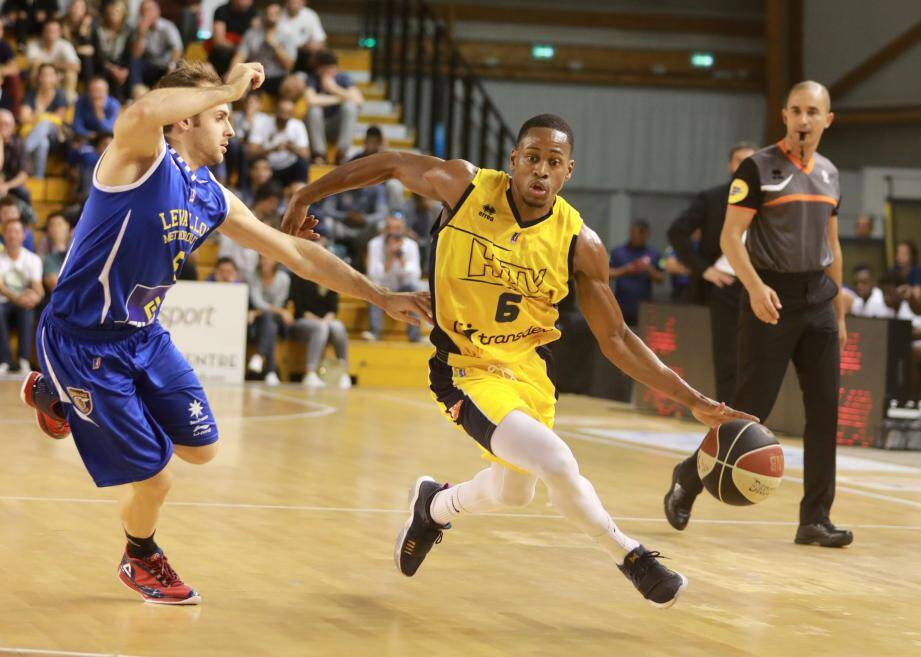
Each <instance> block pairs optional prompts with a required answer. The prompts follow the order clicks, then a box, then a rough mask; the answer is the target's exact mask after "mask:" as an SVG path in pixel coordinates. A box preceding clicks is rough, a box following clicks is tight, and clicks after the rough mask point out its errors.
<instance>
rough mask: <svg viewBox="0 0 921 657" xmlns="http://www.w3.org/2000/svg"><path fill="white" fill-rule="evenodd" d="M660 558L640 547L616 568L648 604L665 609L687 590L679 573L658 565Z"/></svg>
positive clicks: (657, 554)
mask: <svg viewBox="0 0 921 657" xmlns="http://www.w3.org/2000/svg"><path fill="white" fill-rule="evenodd" d="M660 556H662V555H661V554H659V553H658V552H650V551H649V550H647V549H646V548H644V547H643V546H642V545H640V546H639V547H637V548H635V549H634V550H632V551H631V552H630V553H629V554H628V555H627V556H626V558H625V559H624V565H622V566H618V568H620V572H622V573H623V574H624V575H626V576H627V579H629V580H630V581H631V582H633V586H635V587H636V590H637V591H639V592H640V593H642V594H643V597H644V598H646V600H648V601H649V604H651V605H652V606H654V607H660V608H662V609H667V608H668V607H671V606H672V605H673V604H675V600H677V599H678V596H679V595H681V592H682V591H683V590H684V589H685V588H687V585H688V580H687V578H686V577H685V576H684V575H682V574H681V573H676V572H675V571H673V570H669V569H668V568H666V567H665V566H663V565H662V564H661V563H659V560H658V557H660Z"/></svg>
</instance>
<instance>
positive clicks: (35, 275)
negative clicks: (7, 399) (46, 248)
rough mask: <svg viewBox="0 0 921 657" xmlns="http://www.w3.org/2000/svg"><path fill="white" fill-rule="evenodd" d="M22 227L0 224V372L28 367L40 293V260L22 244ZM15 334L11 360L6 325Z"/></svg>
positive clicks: (12, 222)
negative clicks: (15, 356) (15, 346)
mask: <svg viewBox="0 0 921 657" xmlns="http://www.w3.org/2000/svg"><path fill="white" fill-rule="evenodd" d="M24 237H25V231H24V230H23V225H22V222H21V221H19V220H10V221H7V222H5V223H4V224H3V241H4V244H5V246H6V248H5V249H4V250H3V252H2V253H0V374H6V373H7V372H9V371H11V370H12V371H17V372H19V371H26V372H28V371H29V370H30V369H31V366H30V365H29V355H30V354H31V353H32V336H33V332H34V328H35V308H36V307H37V306H38V304H39V303H40V302H41V300H42V297H43V296H44V294H45V293H44V290H43V289H42V261H41V258H39V257H38V256H37V255H35V254H34V253H32V252H30V251H27V250H26V249H24V248H23V239H24ZM10 326H15V327H16V332H17V333H18V334H19V359H18V360H16V361H14V360H13V354H12V353H11V351H10V336H9V327H10Z"/></svg>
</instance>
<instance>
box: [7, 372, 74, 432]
mask: <svg viewBox="0 0 921 657" xmlns="http://www.w3.org/2000/svg"><path fill="white" fill-rule="evenodd" d="M19 398H20V399H22V403H23V404H26V405H28V406H31V407H32V408H34V409H35V415H36V418H37V420H38V426H39V427H40V428H41V430H42V431H44V432H45V433H46V434H48V435H49V436H51V437H52V438H54V439H55V440H60V439H61V438H67V436H69V435H70V425H69V424H67V420H66V419H65V417H64V409H63V407H62V406H61V400H60V399H59V398H58V394H57V393H56V392H55V391H54V388H52V387H51V385H50V384H49V383H48V379H46V378H45V375H44V374H42V373H41V372H29V374H28V375H27V376H26V378H25V379H24V380H23V382H22V388H20V390H19Z"/></svg>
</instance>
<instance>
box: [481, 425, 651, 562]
mask: <svg viewBox="0 0 921 657" xmlns="http://www.w3.org/2000/svg"><path fill="white" fill-rule="evenodd" d="M491 446H492V451H493V453H494V454H495V455H496V456H498V457H499V458H501V459H503V460H505V461H508V462H509V463H512V464H514V465H517V466H518V467H520V468H524V469H525V470H527V471H528V472H531V473H533V474H535V475H536V476H537V477H538V478H539V479H540V480H541V481H543V482H544V484H545V485H546V486H547V490H548V491H549V493H550V501H551V502H552V503H553V506H555V507H556V508H557V510H558V511H559V512H560V513H561V514H563V516H565V517H566V519H567V520H569V521H570V522H572V523H573V524H574V525H575V526H576V527H578V528H579V529H581V530H582V531H583V532H585V533H586V534H588V535H589V536H591V537H592V538H594V539H595V540H596V541H597V542H598V544H599V545H600V546H601V547H602V548H603V549H604V550H605V551H606V552H608V553H609V554H610V555H611V556H612V557H614V559H615V560H617V562H618V563H622V562H623V559H624V557H625V556H626V555H627V553H629V552H630V551H631V550H633V549H634V548H636V547H637V546H638V545H639V543H638V542H637V541H635V540H634V539H632V538H630V537H629V536H626V535H625V534H624V533H622V532H621V531H620V530H619V529H618V528H617V525H616V524H615V523H614V520H613V519H612V518H611V516H610V514H609V513H608V512H607V511H606V510H605V508H604V506H603V505H602V504H601V500H600V499H598V494H597V493H596V492H595V488H594V487H593V486H592V484H591V483H590V482H589V481H588V479H586V478H585V477H583V476H582V475H581V474H580V473H579V464H578V463H576V459H575V457H574V456H573V453H572V450H570V449H569V446H568V445H567V444H566V443H565V442H564V441H563V439H562V438H560V437H559V436H557V435H556V434H555V433H553V431H551V430H550V429H548V428H547V427H546V426H544V425H543V424H541V423H540V422H538V421H537V420H535V419H534V418H532V417H530V416H529V415H527V414H525V413H522V412H521V411H513V412H511V413H510V414H509V415H508V416H507V417H506V418H505V419H504V420H503V421H502V422H501V423H500V424H499V426H498V427H497V428H496V431H495V433H493V436H492V445H491Z"/></svg>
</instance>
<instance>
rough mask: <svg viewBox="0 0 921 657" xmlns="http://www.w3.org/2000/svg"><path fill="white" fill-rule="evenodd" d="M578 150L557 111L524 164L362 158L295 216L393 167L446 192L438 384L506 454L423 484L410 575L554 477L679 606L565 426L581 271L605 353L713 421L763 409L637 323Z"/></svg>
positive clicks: (609, 546)
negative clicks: (589, 214) (469, 517)
mask: <svg viewBox="0 0 921 657" xmlns="http://www.w3.org/2000/svg"><path fill="white" fill-rule="evenodd" d="M572 148H573V135H572V130H571V129H570V127H569V125H567V123H566V122H565V121H564V120H563V119H561V118H559V117H557V116H553V115H547V114H544V115H540V116H536V117H534V118H532V119H530V120H529V121H527V122H526V123H525V124H524V125H523V126H522V127H521V131H520V132H519V134H518V143H517V147H516V148H515V150H513V151H512V154H511V161H510V169H511V176H509V175H507V174H505V173H503V172H501V171H491V170H489V169H477V168H476V167H474V166H473V165H472V164H470V163H469V162H465V161H462V160H452V161H447V162H446V161H443V160H440V159H438V158H435V157H429V156H424V155H413V154H409V153H382V154H378V155H372V156H369V157H365V158H361V159H359V160H354V161H352V162H349V163H348V164H345V165H343V166H340V167H338V168H337V169H336V170H334V171H333V172H331V173H329V174H327V175H326V176H324V177H323V178H321V179H320V180H318V181H316V182H314V183H313V184H311V185H308V186H307V187H305V188H303V189H301V190H300V191H299V192H298V193H297V194H296V196H295V198H294V199H293V200H292V202H291V204H290V206H289V209H288V211H287V213H286V215H285V221H284V228H285V230H287V231H288V232H293V233H297V232H298V230H299V229H300V226H301V224H302V222H303V221H304V219H305V217H306V216H307V208H308V206H309V205H310V204H311V203H314V202H316V201H319V200H320V199H322V198H324V197H326V196H329V195H331V194H336V193H339V192H343V191H345V190H349V189H354V188H356V187H363V186H367V185H373V184H378V183H381V182H383V181H385V180H387V179H389V178H396V179H398V180H400V181H401V182H402V183H403V184H404V185H405V186H406V187H407V188H408V189H410V190H412V191H413V192H416V193H418V194H421V195H423V196H427V197H429V198H433V199H438V200H439V201H441V202H442V203H443V204H444V207H445V209H444V211H443V212H442V214H441V218H440V220H439V222H438V223H437V225H436V226H435V227H434V230H433V245H432V254H433V255H432V258H433V262H432V263H431V266H430V271H431V275H430V276H431V278H430V287H431V293H432V306H433V315H434V317H435V327H434V330H433V332H432V342H433V343H434V345H435V347H436V353H435V355H434V356H433V358H432V359H431V361H430V363H429V367H430V381H431V389H432V393H433V395H434V396H435V398H436V399H437V400H438V403H439V404H440V405H441V407H442V408H443V409H444V411H445V412H446V413H447V415H448V416H449V417H450V418H451V419H452V420H453V421H454V423H455V424H457V425H458V426H459V427H461V428H463V430H465V431H466V432H467V433H468V434H469V435H470V436H471V437H473V439H474V440H476V441H477V443H479V445H480V447H481V448H482V449H483V450H484V451H485V452H486V454H487V456H488V458H490V459H491V460H492V461H493V463H492V464H491V465H490V466H489V467H487V468H486V469H485V470H482V471H481V472H479V473H478V474H477V475H476V476H475V477H474V478H473V479H471V480H470V481H466V482H464V483H462V484H458V485H456V486H449V485H447V484H444V485H441V484H438V483H436V482H435V481H434V480H433V479H432V478H431V477H420V478H419V479H418V480H417V481H416V483H415V485H414V486H413V488H412V496H411V503H410V516H409V519H408V520H407V521H406V524H405V525H404V527H403V530H402V531H401V532H400V535H399V537H398V538H397V542H396V547H395V551H394V557H395V559H396V562H397V566H398V567H399V568H400V570H401V571H402V572H403V574H405V575H407V576H412V575H413V574H415V572H416V570H417V569H418V568H419V566H420V565H421V563H422V560H423V559H424V558H425V556H426V554H428V552H429V550H430V549H431V548H432V546H433V545H434V544H435V543H437V542H440V540H441V537H442V532H443V531H444V530H445V529H448V528H450V526H451V525H450V522H451V520H452V519H453V518H455V517H456V516H458V515H461V514H466V513H483V512H486V511H493V510H495V509H498V508H500V507H507V506H523V505H526V504H528V503H529V502H530V501H531V499H532V497H533V496H534V489H535V486H536V485H537V481H538V479H540V480H542V481H543V482H544V484H546V486H547V489H548V491H549V493H550V499H551V501H552V502H553V505H554V506H555V507H556V508H557V509H558V510H559V511H560V512H561V513H562V514H563V515H564V516H565V517H566V518H567V519H568V520H570V521H571V522H572V523H573V524H575V525H576V526H577V527H579V529H581V530H582V531H584V532H585V533H587V534H588V535H589V536H591V537H592V538H594V539H595V540H596V541H597V542H598V544H599V545H600V546H601V547H602V548H603V549H604V550H605V551H607V552H608V553H609V554H610V555H611V556H612V557H614V559H615V560H616V562H617V564H618V566H619V568H620V570H621V571H622V572H623V573H624V574H625V575H626V576H627V577H628V578H629V579H630V581H631V582H632V583H633V584H634V586H636V588H637V589H638V590H639V591H640V593H641V594H642V595H643V597H645V598H646V599H647V600H649V602H651V603H652V604H654V605H656V606H659V607H669V606H671V605H672V604H673V603H674V602H675V599H676V598H677V596H678V595H679V593H680V592H681V591H682V590H683V589H684V587H685V586H686V585H687V580H686V579H685V577H684V576H683V575H681V574H679V573H676V572H673V571H671V570H669V569H668V568H666V567H665V566H663V565H662V564H661V563H660V562H659V561H658V560H657V558H656V557H657V556H659V554H658V553H657V552H650V551H648V550H647V549H646V548H644V547H643V546H642V545H640V544H639V543H638V542H637V541H635V540H634V539H632V538H630V537H629V536H627V535H625V534H623V533H622V532H621V531H620V530H619V529H618V527H617V525H615V524H614V521H613V520H612V519H611V516H610V515H609V514H608V512H607V511H606V510H605V508H604V506H602V503H601V500H600V499H598V495H597V494H596V493H595V489H594V488H593V487H592V485H591V483H589V481H588V480H587V479H586V478H585V477H583V476H582V475H581V474H580V473H579V466H578V464H577V463H576V460H575V458H574V457H573V454H572V452H571V451H570V449H569V447H568V446H567V445H566V443H565V442H564V441H563V440H562V439H561V438H560V437H559V436H557V435H556V434H555V433H554V432H553V416H554V406H555V403H556V398H555V397H556V395H555V389H554V385H553V383H552V379H551V376H552V372H551V365H550V360H549V357H548V353H547V351H548V350H547V347H546V345H547V344H548V343H549V342H552V341H554V340H556V339H557V338H558V337H559V336H560V332H559V331H558V330H557V328H556V326H555V323H556V320H557V310H556V305H557V304H558V303H559V302H560V300H561V299H562V298H563V297H565V296H566V294H567V291H568V283H569V281H570V279H573V280H574V281H575V284H576V290H577V292H578V297H579V306H580V308H581V309H582V313H583V314H584V315H585V318H586V320H587V321H588V324H589V326H590V327H591V330H592V332H593V333H594V335H595V337H596V339H597V340H598V344H599V345H600V347H601V350H602V352H603V353H604V354H605V356H606V357H607V358H608V359H609V360H610V361H611V362H612V363H614V364H615V365H616V366H617V367H619V368H620V369H622V370H623V371H624V372H626V373H627V374H629V375H630V376H632V377H633V378H635V379H637V380H638V381H641V382H642V383H644V384H645V385H647V386H649V387H651V388H653V389H655V390H658V391H659V392H661V393H663V394H665V395H667V396H668V397H670V398H671V399H674V400H675V401H678V402H680V403H682V404H684V405H686V406H688V407H689V408H690V409H691V411H692V412H693V414H694V416H695V417H696V418H697V419H698V420H700V421H701V422H703V423H704V424H706V425H707V426H711V427H712V426H716V425H718V424H720V423H722V422H725V421H727V420H730V419H735V418H745V419H754V418H751V416H748V415H746V414H744V413H739V412H737V411H734V410H732V409H729V408H727V407H726V406H725V405H724V404H719V403H717V402H715V401H713V400H711V399H708V398H706V397H704V396H703V395H702V394H700V393H699V392H697V391H696V390H694V389H693V388H691V387H690V386H689V385H688V384H687V383H686V382H685V381H683V380H682V379H681V378H680V377H679V376H678V375H677V374H675V373H674V372H673V371H672V370H670V369H669V368H668V367H666V366H665V365H664V364H663V363H662V362H661V361H659V359H658V358H657V357H656V356H655V354H653V353H652V351H650V350H649V349H648V348H647V347H646V345H645V344H643V342H642V341H641V340H640V339H639V338H637V337H636V335H634V334H633V332H632V331H630V329H629V328H627V326H626V324H625V323H624V320H623V316H622V315H621V312H620V308H619V307H618V305H617V302H616V301H615V299H614V295H613V294H612V293H611V289H610V287H609V285H608V255H607V251H606V250H605V248H604V245H603V244H602V243H601V240H599V239H598V236H597V235H596V234H595V233H594V232H593V231H592V230H591V229H590V228H588V227H587V226H585V225H584V224H583V222H582V218H581V217H580V216H579V213H578V212H576V210H574V209H573V208H572V207H571V206H570V205H569V204H568V203H567V202H566V201H565V200H563V199H562V198H561V197H560V196H558V195H557V194H558V192H559V191H560V189H561V188H562V187H563V184H564V183H565V181H567V180H569V178H570V177H571V176H572V171H573V161H572V157H571V156H572Z"/></svg>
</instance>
